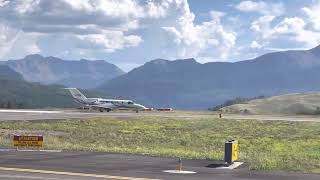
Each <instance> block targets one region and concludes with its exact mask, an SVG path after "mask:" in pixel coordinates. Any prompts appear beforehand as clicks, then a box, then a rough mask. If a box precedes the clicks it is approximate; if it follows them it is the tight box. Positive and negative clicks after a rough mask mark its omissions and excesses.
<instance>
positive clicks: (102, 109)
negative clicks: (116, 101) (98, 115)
mask: <svg viewBox="0 0 320 180" xmlns="http://www.w3.org/2000/svg"><path fill="white" fill-rule="evenodd" d="M104 110H106V111H107V112H110V111H111V109H104V108H100V109H99V111H100V112H103V111H104Z"/></svg>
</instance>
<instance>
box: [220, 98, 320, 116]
mask: <svg viewBox="0 0 320 180" xmlns="http://www.w3.org/2000/svg"><path fill="white" fill-rule="evenodd" d="M222 110H223V111H224V112H229V113H241V112H242V113H251V114H274V113H277V114H308V115H314V114H320V92H310V93H297V94H287V95H281V96H273V97H269V98H263V99H256V100H252V101H249V102H247V103H243V104H235V105H232V106H228V107H224V108H222Z"/></svg>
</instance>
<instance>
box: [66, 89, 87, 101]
mask: <svg viewBox="0 0 320 180" xmlns="http://www.w3.org/2000/svg"><path fill="white" fill-rule="evenodd" d="M64 89H67V90H69V91H70V93H71V95H72V97H73V98H75V99H81V100H86V99H87V97H86V96H84V95H83V94H82V93H81V92H80V91H79V90H78V89H77V88H64Z"/></svg>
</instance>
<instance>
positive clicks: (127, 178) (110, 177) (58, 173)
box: [0, 167, 160, 180]
mask: <svg viewBox="0 0 320 180" xmlns="http://www.w3.org/2000/svg"><path fill="white" fill-rule="evenodd" d="M0 170H3V171H16V172H30V173H40V174H56V175H68V176H81V177H93V178H105V179H118V180H160V179H149V178H135V177H124V176H111V175H102V174H85V173H73V172H63V171H47V170H39V169H23V168H8V167H0Z"/></svg>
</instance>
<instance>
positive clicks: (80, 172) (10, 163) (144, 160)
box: [0, 151, 320, 180]
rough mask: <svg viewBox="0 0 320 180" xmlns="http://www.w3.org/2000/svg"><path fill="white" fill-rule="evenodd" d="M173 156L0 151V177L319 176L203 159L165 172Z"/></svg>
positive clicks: (313, 179)
mask: <svg viewBox="0 0 320 180" xmlns="http://www.w3.org/2000/svg"><path fill="white" fill-rule="evenodd" d="M177 162H178V161H177V159H175V158H160V157H147V156H138V155H125V154H108V153H93V152H91V153H88V152H60V153H59V152H51V153H49V152H11V151H2V152H0V179H45V180H56V179H65V180H71V179H72V180H78V179H119V180H120V179H122V180H153V179H170V180H171V179H172V180H189V179H190V180H194V179H203V180H209V179H210V180H215V179H219V180H233V179H241V180H244V179H251V180H255V179H264V180H269V179H270V180H285V179H288V180H289V179H290V180H298V179H304V180H319V179H320V175H316V174H302V173H281V172H259V171H249V170H248V169H247V167H246V165H243V166H242V167H240V168H239V169H234V170H226V169H224V170H217V169H213V168H209V167H206V166H208V165H210V164H212V163H213V162H211V161H207V160H183V168H184V170H189V171H196V172H197V173H196V174H189V175H182V174H168V173H164V172H163V171H164V170H170V169H176V168H177Z"/></svg>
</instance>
